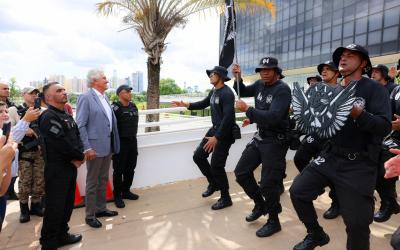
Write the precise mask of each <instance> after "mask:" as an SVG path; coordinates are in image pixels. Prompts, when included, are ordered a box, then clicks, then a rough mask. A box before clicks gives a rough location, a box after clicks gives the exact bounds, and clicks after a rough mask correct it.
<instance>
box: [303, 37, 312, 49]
mask: <svg viewBox="0 0 400 250" xmlns="http://www.w3.org/2000/svg"><path fill="white" fill-rule="evenodd" d="M311 39H312V36H311V34H308V35H306V36H305V37H304V46H305V47H308V46H311V41H312V40H311Z"/></svg>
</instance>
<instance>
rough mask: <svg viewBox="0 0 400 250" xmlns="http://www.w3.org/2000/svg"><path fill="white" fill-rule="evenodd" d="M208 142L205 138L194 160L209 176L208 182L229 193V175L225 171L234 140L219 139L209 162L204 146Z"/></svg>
mask: <svg viewBox="0 0 400 250" xmlns="http://www.w3.org/2000/svg"><path fill="white" fill-rule="evenodd" d="M212 135H213V134H212V132H210V131H209V132H207V134H206V136H207V137H208V136H212ZM207 142H208V140H207V139H206V138H204V139H203V140H202V141H201V143H200V144H199V146H198V147H197V148H196V150H195V151H194V154H193V161H194V162H195V163H196V165H197V166H198V167H199V169H200V171H201V173H202V174H203V175H204V176H205V177H206V178H207V180H208V183H209V184H210V185H212V186H213V187H214V188H216V189H218V190H221V193H225V194H226V193H227V192H228V190H229V182H228V177H227V176H226V172H225V164H226V159H227V158H228V155H229V149H230V148H231V146H232V143H233V140H218V142H217V145H216V146H215V148H214V151H213V153H212V156H211V162H208V156H209V155H210V153H207V152H206V151H205V150H204V149H203V147H204V145H205V144H206V143H207Z"/></svg>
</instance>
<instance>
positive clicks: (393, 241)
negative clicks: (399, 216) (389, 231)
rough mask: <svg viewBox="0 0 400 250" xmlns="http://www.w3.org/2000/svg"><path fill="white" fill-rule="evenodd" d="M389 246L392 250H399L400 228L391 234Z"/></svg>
mask: <svg viewBox="0 0 400 250" xmlns="http://www.w3.org/2000/svg"><path fill="white" fill-rule="evenodd" d="M390 245H392V247H393V249H394V250H400V227H398V228H397V230H396V231H395V232H394V233H393V235H392V239H391V240H390Z"/></svg>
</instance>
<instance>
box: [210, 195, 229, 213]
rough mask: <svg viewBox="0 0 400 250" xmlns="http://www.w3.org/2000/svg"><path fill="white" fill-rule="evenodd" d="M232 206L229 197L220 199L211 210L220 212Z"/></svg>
mask: <svg viewBox="0 0 400 250" xmlns="http://www.w3.org/2000/svg"><path fill="white" fill-rule="evenodd" d="M230 206H232V200H231V197H227V198H220V199H219V200H218V201H217V202H216V203H215V204H214V205H212V206H211V209H212V210H220V209H223V208H226V207H230Z"/></svg>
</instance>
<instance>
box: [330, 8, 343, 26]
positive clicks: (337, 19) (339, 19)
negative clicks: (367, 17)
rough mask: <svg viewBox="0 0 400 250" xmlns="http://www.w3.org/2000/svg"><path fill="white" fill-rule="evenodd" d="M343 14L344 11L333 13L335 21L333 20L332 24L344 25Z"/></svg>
mask: <svg viewBox="0 0 400 250" xmlns="http://www.w3.org/2000/svg"><path fill="white" fill-rule="evenodd" d="M342 14H343V11H342V10H337V11H335V12H333V19H332V23H333V24H334V25H335V24H339V23H342Z"/></svg>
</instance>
